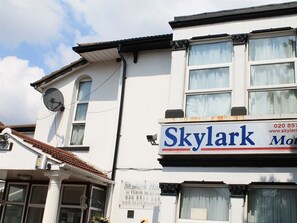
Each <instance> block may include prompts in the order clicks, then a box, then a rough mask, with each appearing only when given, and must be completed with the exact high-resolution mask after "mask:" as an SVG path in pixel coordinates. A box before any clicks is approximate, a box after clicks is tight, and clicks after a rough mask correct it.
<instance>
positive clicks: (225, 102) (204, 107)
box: [186, 93, 231, 117]
mask: <svg viewBox="0 0 297 223" xmlns="http://www.w3.org/2000/svg"><path fill="white" fill-rule="evenodd" d="M230 107H231V94H230V93H222V94H208V95H207V94H205V95H204V94H201V95H189V96H187V99H186V116H187V117H194V116H218V115H225V116H226V115H230Z"/></svg>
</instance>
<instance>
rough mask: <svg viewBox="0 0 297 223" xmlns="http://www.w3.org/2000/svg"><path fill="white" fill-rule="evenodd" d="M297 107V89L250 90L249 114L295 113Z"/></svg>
mask: <svg viewBox="0 0 297 223" xmlns="http://www.w3.org/2000/svg"><path fill="white" fill-rule="evenodd" d="M296 109H297V90H284V91H269V92H250V93H249V114H251V115H272V114H294V113H296Z"/></svg>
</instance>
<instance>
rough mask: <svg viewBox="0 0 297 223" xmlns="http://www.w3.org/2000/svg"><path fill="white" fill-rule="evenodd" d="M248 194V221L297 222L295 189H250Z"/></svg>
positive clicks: (253, 222) (257, 222)
mask: <svg viewBox="0 0 297 223" xmlns="http://www.w3.org/2000/svg"><path fill="white" fill-rule="evenodd" d="M248 196H249V197H248V198H249V200H248V222H249V223H296V222H297V190H293V189H251V190H250V191H249V195H248Z"/></svg>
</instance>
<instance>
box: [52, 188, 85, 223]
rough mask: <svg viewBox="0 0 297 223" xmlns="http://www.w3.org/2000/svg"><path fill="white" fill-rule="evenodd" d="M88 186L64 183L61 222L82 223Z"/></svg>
mask: <svg viewBox="0 0 297 223" xmlns="http://www.w3.org/2000/svg"><path fill="white" fill-rule="evenodd" d="M85 193H86V187H85V186H80V185H63V189H62V196H61V203H60V215H59V221H58V222H59V223H64V222H72V223H81V222H82V219H83V206H84V202H85V201H84V200H83V199H84V198H85Z"/></svg>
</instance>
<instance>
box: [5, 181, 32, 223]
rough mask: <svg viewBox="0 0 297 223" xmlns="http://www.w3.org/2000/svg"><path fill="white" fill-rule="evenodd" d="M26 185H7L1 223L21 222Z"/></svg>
mask: <svg viewBox="0 0 297 223" xmlns="http://www.w3.org/2000/svg"><path fill="white" fill-rule="evenodd" d="M27 188H28V185H27V184H9V185H8V194H7V195H6V199H5V205H4V215H3V220H2V222H3V223H11V222H14V223H21V222H23V215H24V207H25V202H26V197H27Z"/></svg>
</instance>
